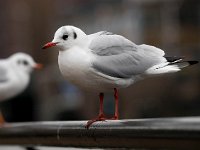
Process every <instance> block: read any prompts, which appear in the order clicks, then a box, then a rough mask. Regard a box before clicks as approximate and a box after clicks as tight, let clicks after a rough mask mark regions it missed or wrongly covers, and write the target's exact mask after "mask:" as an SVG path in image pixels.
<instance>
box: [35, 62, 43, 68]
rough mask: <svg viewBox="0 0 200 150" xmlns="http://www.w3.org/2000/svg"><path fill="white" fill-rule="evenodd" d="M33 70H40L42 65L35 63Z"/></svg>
mask: <svg viewBox="0 0 200 150" xmlns="http://www.w3.org/2000/svg"><path fill="white" fill-rule="evenodd" d="M33 68H35V69H42V68H43V64H39V63H36V64H35V66H34V67H33Z"/></svg>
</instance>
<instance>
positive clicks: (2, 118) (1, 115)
mask: <svg viewBox="0 0 200 150" xmlns="http://www.w3.org/2000/svg"><path fill="white" fill-rule="evenodd" d="M4 123H5V120H4V117H3V114H2V113H1V111H0V125H2V124H4Z"/></svg>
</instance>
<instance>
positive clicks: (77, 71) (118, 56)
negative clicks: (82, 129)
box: [43, 25, 198, 128]
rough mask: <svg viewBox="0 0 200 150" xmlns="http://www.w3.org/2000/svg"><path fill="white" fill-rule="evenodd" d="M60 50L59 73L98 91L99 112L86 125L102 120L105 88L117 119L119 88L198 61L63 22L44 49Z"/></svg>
mask: <svg viewBox="0 0 200 150" xmlns="http://www.w3.org/2000/svg"><path fill="white" fill-rule="evenodd" d="M50 47H55V48H56V49H57V50H59V55H58V64H59V69H60V71H61V74H62V75H63V76H64V77H65V78H66V79H67V80H68V81H69V82H71V83H73V84H75V85H76V86H78V87H80V88H81V89H83V90H86V91H94V92H96V93H99V100H100V106H99V115H98V117H97V118H95V119H92V120H89V121H88V122H87V124H86V128H89V127H90V125H92V124H93V123H94V122H96V121H105V120H106V119H108V118H106V117H105V114H104V111H103V99H104V92H107V91H111V90H114V98H115V113H114V116H113V117H112V118H110V119H113V120H118V119H119V113H118V89H120V88H126V87H128V86H130V85H132V84H134V83H135V82H137V81H139V80H141V79H144V78H146V77H149V76H155V75H161V74H166V73H174V72H178V71H180V70H181V69H182V68H184V67H187V66H190V65H193V64H196V63H198V61H185V60H183V58H182V57H166V56H165V52H164V51H163V50H161V49H160V48H157V47H154V46H151V45H146V44H142V45H136V44H135V43H133V42H131V41H130V40H128V39H127V38H125V37H123V36H121V35H117V34H113V33H111V32H107V31H100V32H97V33H94V34H89V35H86V34H85V33H84V32H83V31H82V30H81V29H79V28H77V27H74V26H70V25H67V26H62V27H60V28H59V29H58V30H57V31H56V32H55V35H54V38H53V41H52V42H49V43H47V44H45V45H44V46H43V49H46V48H50Z"/></svg>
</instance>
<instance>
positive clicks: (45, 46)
mask: <svg viewBox="0 0 200 150" xmlns="http://www.w3.org/2000/svg"><path fill="white" fill-rule="evenodd" d="M56 44H58V42H56V43H53V42H49V43H47V44H45V45H44V46H43V47H42V49H46V48H49V47H52V46H56Z"/></svg>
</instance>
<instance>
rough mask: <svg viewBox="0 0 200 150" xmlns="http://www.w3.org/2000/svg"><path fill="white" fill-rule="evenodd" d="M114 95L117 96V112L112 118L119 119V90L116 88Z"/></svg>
mask: <svg viewBox="0 0 200 150" xmlns="http://www.w3.org/2000/svg"><path fill="white" fill-rule="evenodd" d="M114 97H115V114H114V117H113V118H112V119H114V120H118V119H119V104H118V103H119V97H118V90H117V89H116V88H114Z"/></svg>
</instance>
